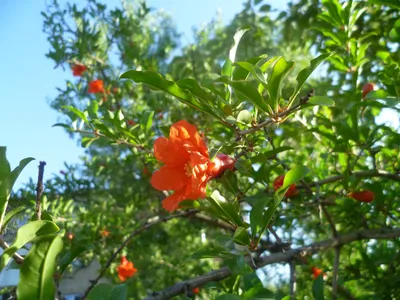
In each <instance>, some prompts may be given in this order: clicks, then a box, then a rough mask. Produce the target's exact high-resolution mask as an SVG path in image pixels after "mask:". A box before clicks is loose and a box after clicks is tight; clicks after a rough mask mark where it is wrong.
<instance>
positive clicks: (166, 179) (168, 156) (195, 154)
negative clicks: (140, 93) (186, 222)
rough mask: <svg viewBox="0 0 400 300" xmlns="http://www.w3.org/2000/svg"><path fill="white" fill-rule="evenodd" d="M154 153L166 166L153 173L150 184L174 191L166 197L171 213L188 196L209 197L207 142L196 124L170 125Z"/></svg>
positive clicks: (167, 208)
mask: <svg viewBox="0 0 400 300" xmlns="http://www.w3.org/2000/svg"><path fill="white" fill-rule="evenodd" d="M154 155H155V157H156V159H157V160H159V161H161V162H163V163H164V165H163V166H162V167H161V168H160V169H159V170H157V171H155V172H154V173H153V176H152V177H151V185H152V186H153V187H154V188H156V189H157V190H161V191H162V190H172V191H173V192H174V193H173V194H172V195H170V196H168V197H167V198H165V199H164V200H163V207H164V209H166V210H167V211H169V212H172V211H174V210H176V209H177V208H178V207H179V203H180V202H182V201H183V200H186V199H191V200H196V199H199V198H204V197H205V196H206V185H207V182H208V180H209V179H210V177H211V176H210V175H209V173H208V169H209V165H210V158H209V155H208V149H207V146H206V143H205V141H204V140H203V139H202V138H201V137H200V135H199V133H198V132H197V128H196V126H194V125H192V124H189V123H188V122H187V121H184V120H182V121H179V122H176V123H175V124H173V125H172V126H171V129H170V133H169V138H165V137H159V138H158V139H157V140H156V141H155V143H154Z"/></svg>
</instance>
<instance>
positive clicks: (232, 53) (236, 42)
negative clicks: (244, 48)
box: [229, 28, 250, 62]
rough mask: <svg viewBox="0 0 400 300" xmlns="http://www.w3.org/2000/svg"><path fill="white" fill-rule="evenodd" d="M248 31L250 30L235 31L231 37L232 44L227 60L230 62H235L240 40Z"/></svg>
mask: <svg viewBox="0 0 400 300" xmlns="http://www.w3.org/2000/svg"><path fill="white" fill-rule="evenodd" d="M249 30H250V28H243V29H239V30H238V31H236V33H235V35H234V36H233V40H234V43H233V46H232V48H231V50H230V51H229V59H230V61H231V62H235V58H236V51H237V48H238V46H239V43H240V40H241V39H242V37H243V35H244V34H245V33H246V32H247V31H249Z"/></svg>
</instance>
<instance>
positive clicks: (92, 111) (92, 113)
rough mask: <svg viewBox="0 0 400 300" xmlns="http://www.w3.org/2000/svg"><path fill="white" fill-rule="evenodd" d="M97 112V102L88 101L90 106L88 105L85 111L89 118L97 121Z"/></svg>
mask: <svg viewBox="0 0 400 300" xmlns="http://www.w3.org/2000/svg"><path fill="white" fill-rule="evenodd" d="M98 110H99V102H97V101H96V100H92V101H90V104H89V106H88V108H87V111H88V113H89V116H90V117H91V118H92V119H97V118H98V116H97V112H98Z"/></svg>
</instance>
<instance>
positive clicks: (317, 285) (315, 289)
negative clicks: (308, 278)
mask: <svg viewBox="0 0 400 300" xmlns="http://www.w3.org/2000/svg"><path fill="white" fill-rule="evenodd" d="M312 294H313V296H314V299H315V300H324V299H325V297H324V277H323V276H322V274H321V275H319V276H318V277H317V278H316V279H315V280H314V282H313V285H312Z"/></svg>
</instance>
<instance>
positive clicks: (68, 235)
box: [67, 232, 75, 241]
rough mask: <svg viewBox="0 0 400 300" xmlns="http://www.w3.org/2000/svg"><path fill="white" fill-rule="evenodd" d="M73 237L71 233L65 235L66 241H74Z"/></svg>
mask: <svg viewBox="0 0 400 300" xmlns="http://www.w3.org/2000/svg"><path fill="white" fill-rule="evenodd" d="M74 237H75V235H74V234H73V233H72V232H68V233H67V239H69V240H70V241H72V240H73V239H74Z"/></svg>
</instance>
